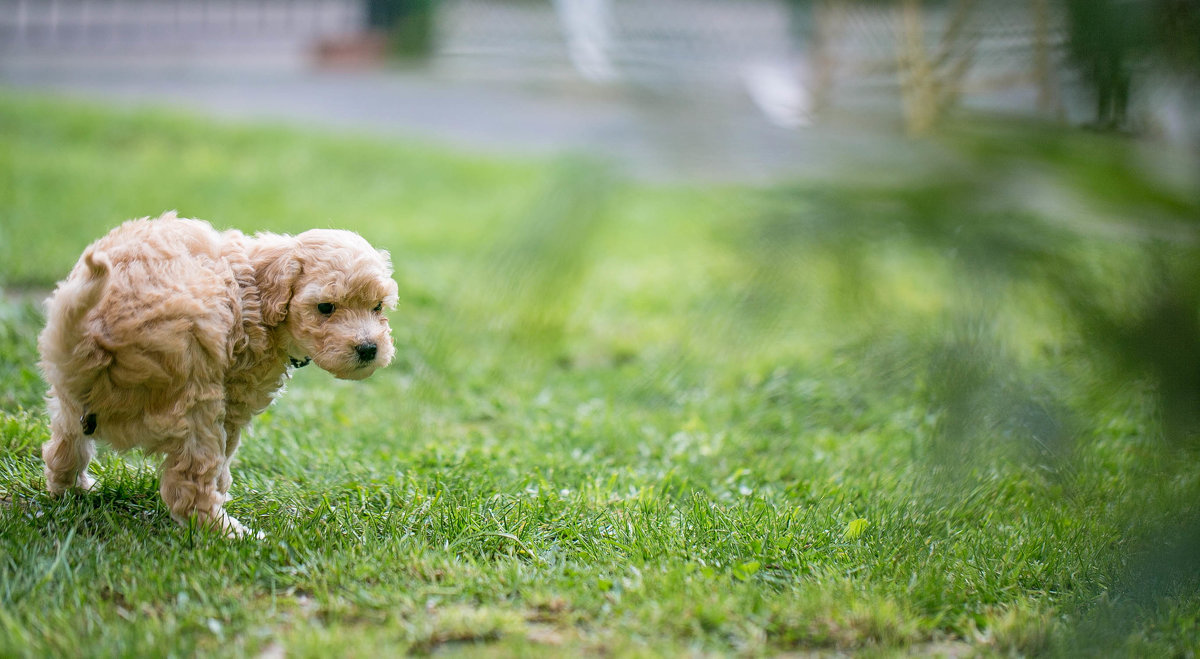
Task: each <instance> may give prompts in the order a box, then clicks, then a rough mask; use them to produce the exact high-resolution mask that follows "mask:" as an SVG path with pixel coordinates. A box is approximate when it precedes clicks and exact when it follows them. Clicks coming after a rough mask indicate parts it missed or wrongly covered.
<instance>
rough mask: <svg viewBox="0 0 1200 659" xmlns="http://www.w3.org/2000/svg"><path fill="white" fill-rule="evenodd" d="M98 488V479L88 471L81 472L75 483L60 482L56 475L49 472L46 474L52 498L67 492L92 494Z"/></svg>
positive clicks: (47, 489)
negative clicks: (74, 491)
mask: <svg viewBox="0 0 1200 659" xmlns="http://www.w3.org/2000/svg"><path fill="white" fill-rule="evenodd" d="M95 487H96V479H95V478H92V475H91V474H89V473H87V472H86V471H84V472H81V473H80V474H79V475H78V476H76V477H75V482H74V483H71V482H67V481H63V480H60V479H59V478H57V477H56V474H52V473H50V472H49V471H47V472H46V491H47V492H48V493H50V496H52V497H57V496H60V495H62V494H63V493H65V492H66V491H67V490H76V491H79V492H90V491H92V490H93V489H94V488H95Z"/></svg>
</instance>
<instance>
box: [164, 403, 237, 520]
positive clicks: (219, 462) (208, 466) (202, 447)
mask: <svg viewBox="0 0 1200 659" xmlns="http://www.w3.org/2000/svg"><path fill="white" fill-rule="evenodd" d="M219 415H220V409H219V406H218V404H217V403H215V402H212V403H198V404H197V405H196V406H195V407H194V408H193V409H192V410H191V411H190V412H189V414H188V422H189V423H188V426H189V428H190V430H191V436H190V437H189V438H188V439H187V440H186V441H184V442H183V443H182V445H181V446H180V447H178V449H177V450H174V451H171V452H168V453H167V456H166V459H165V460H164V461H163V467H162V478H161V483H160V484H159V493H160V494H161V495H162V498H163V502H165V503H166V504H167V508H168V509H170V511H171V517H172V518H173V519H174V520H175V521H176V522H179V523H180V524H182V525H185V526H186V525H187V524H188V522H189V520H191V519H192V518H195V520H196V522H197V523H198V524H199V525H201V526H207V527H209V528H212V529H214V530H217V531H221V532H222V533H224V534H225V535H226V536H228V537H230V538H242V537H245V536H248V535H258V534H255V533H254V532H253V531H251V530H250V529H248V528H246V527H245V526H244V525H243V524H242V523H241V522H239V521H237V520H236V519H234V518H233V517H231V516H230V515H229V513H227V512H225V508H224V504H225V493H224V492H222V491H221V490H220V488H219V487H218V482H219V479H220V478H221V474H222V471H223V470H224V469H225V468H226V466H227V459H226V456H225V446H226V441H225V429H224V428H223V427H222V425H223V424H222V422H221V421H220V419H219ZM226 488H228V485H226ZM259 537H261V536H259Z"/></svg>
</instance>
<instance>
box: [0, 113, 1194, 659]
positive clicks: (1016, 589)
mask: <svg viewBox="0 0 1200 659" xmlns="http://www.w3.org/2000/svg"><path fill="white" fill-rule="evenodd" d="M1006 130H1014V131H1035V130H1039V129H1036V128H1030V127H1016V128H1010V129H1006ZM1021 134H1022V135H1026V134H1027V133H1021ZM1035 143H1036V144H1037V146H1036V148H1035V147H1032V146H1029V147H1028V148H1026V146H1027V145H1030V144H1035ZM1014 144H1015V146H1014ZM938 148H939V149H941V151H939V153H942V154H943V155H944V156H945V158H946V160H943V161H940V162H938V163H934V164H930V165H929V166H928V167H924V168H920V171H914V172H912V173H909V175H908V177H907V178H900V179H890V180H879V181H873V182H871V183H870V184H869V185H867V184H862V183H861V182H857V181H856V182H854V183H853V184H851V183H846V184H836V183H829V182H825V183H814V182H793V183H787V184H781V185H779V186H775V187H772V188H768V189H748V188H737V187H732V186H727V187H718V188H705V189H701V188H693V187H687V186H648V185H644V184H639V183H634V182H630V181H626V180H623V179H621V177H619V176H618V175H616V174H615V173H614V172H613V171H612V169H610V168H608V167H605V166H603V165H602V164H598V163H595V162H591V161H589V160H587V159H582V158H566V159H560V160H524V161H516V160H506V159H498V158H494V157H492V158H483V157H477V156H473V155H471V154H466V153H455V152H448V151H446V150H445V149H442V148H439V147H435V146H432V145H422V144H412V143H405V142H396V141H379V140H374V139H367V138H356V137H348V136H340V135H321V134H317V135H314V134H312V133H310V132H307V131H302V130H299V129H286V128H277V127H265V126H261V125H241V124H235V125H228V124H221V123H215V122H210V121H206V120H201V119H197V118H191V117H186V116H177V115H171V114H164V113H147V112H116V111H111V110H102V109H97V108H89V107H86V106H78V105H73V104H68V103H65V102H62V101H56V100H51V99H45V98H29V97H22V96H12V95H6V96H3V97H0V284H3V285H4V293H5V294H4V297H3V300H2V301H0V496H2V498H3V500H2V502H0V655H4V656H10V655H26V656H48V655H72V656H75V655H80V654H83V655H109V656H111V655H136V656H140V655H165V654H173V655H190V654H194V653H198V652H200V653H217V654H228V655H258V654H264V653H265V654H267V655H268V656H280V654H281V653H286V655H288V656H314V657H316V656H322V657H324V656H331V655H332V656H379V655H388V654H397V653H403V652H409V653H430V652H438V653H470V654H485V655H521V656H525V655H530V654H533V655H539V654H540V655H563V654H572V655H573V654H599V655H607V654H616V655H630V654H633V655H647V654H648V655H659V654H667V655H675V654H708V653H712V654H735V653H736V654H748V655H759V654H775V653H787V652H799V653H807V652H813V651H816V652H829V653H833V652H848V651H870V652H877V653H879V654H885V655H887V654H894V653H900V654H904V653H915V654H951V655H955V656H963V655H975V654H984V655H989V654H998V655H1008V654H1019V655H1030V654H1043V653H1050V654H1057V653H1063V654H1075V653H1088V652H1096V651H1103V652H1105V653H1109V654H1130V655H1140V656H1146V655H1162V656H1171V655H1186V654H1189V653H1194V652H1195V650H1196V648H1197V647H1200V598H1198V595H1200V592H1198V580H1197V578H1196V577H1197V569H1196V568H1197V563H1196V558H1195V556H1196V554H1197V552H1196V551H1195V549H1196V546H1197V543H1196V540H1197V538H1198V537H1200V533H1198V532H1197V531H1198V529H1200V525H1197V523H1196V521H1197V519H1200V515H1198V509H1197V506H1200V470H1197V468H1196V464H1198V463H1197V460H1196V458H1197V456H1198V455H1200V452H1198V451H1197V450H1196V446H1195V443H1194V441H1193V439H1192V438H1193V437H1194V433H1193V431H1194V425H1189V424H1190V423H1191V422H1192V421H1194V418H1189V417H1187V415H1186V414H1183V416H1180V414H1179V413H1177V412H1178V411H1179V410H1181V409H1186V406H1187V404H1189V402H1190V401H1192V399H1191V398H1188V395H1191V394H1195V393H1196V392H1195V391H1193V390H1190V389H1188V388H1187V387H1188V386H1190V385H1188V384H1187V383H1192V381H1191V380H1185V381H1184V385H1179V386H1175V384H1177V383H1176V381H1175V380H1172V379H1171V377H1170V376H1171V374H1172V373H1173V372H1174V371H1172V370H1171V369H1170V368H1168V367H1167V366H1164V364H1180V365H1182V367H1183V369H1184V370H1185V371H1186V370H1187V369H1188V368H1191V367H1193V366H1195V365H1196V364H1197V363H1198V362H1197V361H1193V360H1192V358H1194V357H1196V356H1197V355H1200V353H1196V352H1188V351H1189V350H1190V349H1191V348H1192V347H1194V345H1195V342H1196V341H1198V340H1200V336H1192V335H1191V334H1189V332H1190V331H1191V330H1192V329H1194V326H1195V325H1196V324H1197V323H1198V322H1200V321H1198V320H1197V318H1196V313H1195V309H1196V308H1197V307H1196V306H1192V307H1190V312H1188V311H1186V309H1188V308H1189V307H1187V306H1186V304H1185V305H1183V308H1184V309H1185V311H1184V312H1183V313H1182V315H1180V316H1179V318H1182V321H1181V322H1182V323H1183V324H1182V325H1180V326H1179V327H1182V328H1183V329H1181V330H1180V331H1179V332H1177V333H1168V334H1166V335H1164V336H1165V338H1164V337H1159V336H1158V335H1155V336H1153V337H1152V338H1151V339H1147V340H1146V342H1139V341H1138V340H1136V339H1137V337H1138V336H1141V334H1139V333H1138V332H1134V331H1132V330H1135V329H1138V328H1144V327H1147V326H1149V325H1153V323H1151V322H1150V321H1153V320H1155V319H1159V320H1161V319H1162V318H1175V316H1169V312H1170V310H1171V309H1174V308H1175V306H1179V305H1175V306H1172V305H1169V304H1157V303H1155V302H1154V301H1171V300H1177V299H1183V300H1185V301H1186V300H1191V301H1196V300H1197V299H1200V298H1197V297H1195V296H1194V292H1195V290H1196V289H1200V285H1195V284H1196V281H1197V280H1195V279H1193V278H1191V277H1192V276H1193V275H1194V274H1195V272H1196V271H1195V266H1193V265H1191V264H1193V263H1196V262H1197V261H1196V260H1194V259H1193V258H1192V257H1194V256H1195V255H1194V253H1193V252H1194V250H1195V249H1196V248H1195V244H1196V243H1195V229H1196V225H1195V218H1196V217H1198V216H1200V215H1198V214H1197V212H1196V211H1197V202H1196V199H1195V197H1194V196H1191V195H1192V193H1191V191H1190V190H1189V189H1188V188H1186V186H1185V187H1182V188H1181V187H1179V186H1178V185H1175V184H1172V183H1170V181H1169V180H1166V181H1165V182H1164V180H1160V179H1156V178H1152V177H1149V176H1148V175H1143V174H1142V173H1141V172H1142V168H1139V167H1136V166H1132V165H1127V164H1125V163H1128V162H1129V160H1128V158H1129V156H1130V153H1131V151H1132V150H1133V149H1135V148H1137V147H1136V146H1132V145H1130V144H1128V143H1126V142H1123V141H1110V140H1109V139H1107V138H1103V137H1096V136H1086V135H1084V136H1066V137H1062V138H1061V139H1059V138H1057V137H1056V138H1054V139H1049V138H1047V139H1045V140H1041V139H1039V140H1037V141H1036V142H1035V141H1033V140H1017V141H1015V142H1014V140H1012V139H1011V135H1010V134H997V135H988V134H972V135H969V136H967V137H964V138H963V141H961V142H953V143H951V142H947V143H944V144H941V145H940V146H939V147H938ZM945 154H953V158H951V157H950V156H948V155H945ZM979 163H987V167H986V170H987V171H988V172H989V174H988V176H986V177H980V176H977V175H975V174H973V172H978V171H979ZM1035 166H1036V167H1037V169H1038V171H1041V172H1044V173H1045V176H1046V178H1053V179H1054V180H1055V181H1061V185H1062V186H1064V189H1066V190H1068V192H1069V194H1067V193H1064V194H1062V195H1060V196H1054V197H1052V198H1048V197H1046V196H1045V195H1043V194H1040V193H1041V192H1044V190H1043V189H1042V188H1037V187H1036V186H1034V187H1031V184H1030V183H1029V181H1026V180H1024V179H1022V178H1021V177H1019V176H1015V175H1008V176H1005V175H1002V174H1001V173H1000V172H1007V173H1008V174H1012V173H1013V172H1015V171H1028V170H1029V169H1032V168H1034V167H1035ZM1006 168H1007V169H1006ZM964 172H965V173H964ZM1047 199H1051V201H1047ZM167 209H177V210H178V211H179V212H180V214H181V215H184V216H189V217H200V218H204V219H208V220H210V221H212V222H213V223H214V224H215V225H217V226H218V227H220V228H224V227H237V228H240V229H242V230H246V231H254V230H272V231H286V232H298V231H302V230H304V229H307V228H312V227H339V228H348V229H354V230H356V231H359V232H360V233H362V234H363V235H364V236H366V237H367V238H368V239H369V240H371V241H372V242H373V243H375V244H376V245H378V246H382V247H385V248H387V249H388V250H390V252H391V254H392V258H393V261H394V263H395V265H396V279H397V281H398V282H399V284H400V291H401V292H400V304H399V308H398V309H397V310H396V311H395V312H393V313H392V316H391V322H392V326H393V328H394V333H395V342H396V345H397V358H396V360H395V362H394V364H393V365H392V367H390V368H389V369H386V370H385V371H381V372H380V373H377V374H376V375H375V376H374V377H372V378H371V379H370V380H367V381H364V382H359V383H349V382H342V381H337V380H334V379H333V378H332V377H331V376H329V375H327V374H325V373H323V372H320V371H318V370H317V369H304V370H301V371H297V372H296V373H295V376H294V377H293V379H292V381H291V383H290V384H289V386H288V392H287V393H286V394H285V395H284V396H283V397H282V398H281V399H280V400H279V401H278V402H277V403H276V404H275V405H274V406H272V407H271V408H270V409H269V410H268V411H267V412H266V413H264V414H263V415H261V416H260V417H258V418H257V419H256V420H255V421H254V422H253V424H252V426H251V429H250V431H249V433H248V436H247V437H246V438H245V440H244V442H243V445H242V446H243V448H242V449H241V450H240V452H239V453H238V462H237V464H236V466H235V470H234V485H233V490H232V494H233V496H234V499H233V501H232V502H231V503H230V504H229V508H230V510H231V512H232V513H233V514H234V515H235V516H236V517H238V518H239V519H241V520H242V521H244V522H246V523H247V524H248V525H250V526H252V527H254V528H256V529H261V530H262V531H264V532H265V534H266V539H265V540H262V541H226V540H223V539H220V538H217V537H213V536H212V535H211V534H207V533H204V532H202V531H197V530H189V529H184V528H179V527H177V526H176V525H175V524H174V523H173V522H172V521H171V519H170V518H169V516H168V514H167V511H166V510H165V508H164V507H163V505H162V503H161V502H160V501H159V499H158V495H157V481H156V473H155V465H154V463H153V462H152V461H151V460H150V459H148V458H146V457H144V456H141V455H140V454H137V453H133V454H129V455H117V454H114V453H111V452H106V451H102V452H101V454H100V456H99V458H98V461H97V464H96V465H95V467H94V473H95V474H96V475H97V477H98V480H99V486H98V488H97V490H96V491H95V492H94V493H91V494H88V495H68V496H66V497H64V498H62V499H61V500H55V499H51V498H49V497H48V496H46V495H45V494H44V492H43V489H44V488H43V485H44V483H43V478H42V467H41V460H40V455H39V451H38V447H39V446H40V444H41V443H42V442H43V441H45V439H46V438H47V422H46V418H45V413H44V411H43V409H42V406H41V396H42V394H43V393H44V385H43V384H42V383H41V380H40V377H39V376H38V375H37V370H36V366H35V362H36V351H35V337H36V333H37V331H38V330H39V328H40V325H41V322H42V319H41V317H40V311H39V308H38V306H37V304H36V301H37V300H38V299H40V298H41V297H42V296H44V294H45V293H46V292H47V291H48V290H49V289H50V288H51V287H52V286H53V284H54V282H55V281H56V280H57V279H58V278H60V277H61V276H63V275H64V274H65V273H66V271H67V270H68V269H69V268H70V266H71V264H72V263H73V262H74V259H75V258H76V257H77V256H78V254H79V252H80V251H81V250H82V248H83V247H84V246H85V245H87V244H88V243H89V242H91V241H92V240H94V239H95V238H96V237H98V236H100V235H101V234H103V233H104V232H105V231H106V230H107V229H108V228H110V227H111V226H113V225H114V224H115V223H117V222H119V221H120V220H122V219H125V218H129V217H136V216H144V215H156V214H158V213H160V212H162V211H164V210H167ZM1096 209H1102V210H1101V211H1096ZM1131 217H1136V218H1137V220H1136V221H1133V220H1131V219H1130V218H1131ZM1168 232H1174V233H1168ZM1181 232H1182V233H1181ZM1164 235H1166V236H1168V237H1166V238H1164V237H1162V236H1164ZM1180 235H1183V238H1180V237H1179V236H1180ZM1164 245H1165V246H1164ZM1189 284H1191V285H1193V286H1191V287H1189ZM1172 286H1174V287H1172ZM1177 289H1178V290H1177ZM1161 291H1168V292H1169V293H1171V294H1170V295H1168V294H1160V293H1161ZM1175 293H1178V295H1174V294H1175ZM1189 295H1192V296H1193V297H1188V296H1189ZM1164 309H1165V311H1164ZM1189 313H1190V316H1189ZM1155 314H1159V315H1155ZM1162 314H1168V315H1167V316H1163V315H1162ZM1188 318H1191V323H1192V325H1187V319H1188ZM1158 324H1159V325H1164V326H1170V327H1175V325H1171V324H1170V323H1158ZM1156 326H1157V325H1156ZM1110 339H1111V340H1110ZM1118 339H1120V340H1118ZM1122 341H1124V342H1122ZM1163 341H1166V344H1165V345H1167V346H1168V347H1169V348H1171V349H1170V350H1168V349H1166V348H1162V347H1161V345H1160V344H1163ZM1172 341H1174V342H1172ZM1155 346H1159V347H1158V348H1156V347H1155ZM1176 348H1177V349H1176ZM1156 350H1157V352H1156ZM1160 352H1162V353H1164V355H1165V356H1164V355H1159V353H1160ZM1181 396H1182V398H1180V397H1181ZM1177 399H1178V400H1177ZM1180 400H1182V401H1183V402H1182V403H1180V402H1179V401H1180ZM1197 409H1200V407H1198V408H1197Z"/></svg>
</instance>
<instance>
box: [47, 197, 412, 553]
mask: <svg viewBox="0 0 1200 659" xmlns="http://www.w3.org/2000/svg"><path fill="white" fill-rule="evenodd" d="M391 273H392V267H391V263H390V261H389V259H388V255H387V253H386V252H383V251H379V250H376V249H374V248H372V247H371V246H370V245H369V244H368V243H367V241H365V240H363V239H362V238H361V237H360V236H358V235H357V234H354V233H351V232H349V231H335V230H325V229H315V230H312V231H306V232H304V233H301V234H300V235H298V236H287V235H276V234H262V233H260V234H257V235H255V236H252V237H251V236H247V235H244V234H242V233H241V232H239V231H225V232H223V233H219V232H217V231H216V230H214V229H213V228H212V226H210V225H209V224H208V223H207V222H202V221H198V220H186V219H180V218H177V217H176V216H175V213H173V212H171V213H166V214H164V215H163V216H162V217H160V218H158V219H154V220H152V219H148V218H143V219H140V220H131V221H129V222H126V223H124V224H122V225H121V226H119V227H117V228H116V229H113V230H112V231H111V232H110V233H109V234H108V235H106V236H104V237H103V238H101V239H100V240H98V241H96V242H95V243H93V244H92V245H91V246H90V247H88V248H87V249H86V250H84V252H83V255H82V256H81V257H80V259H79V262H78V263H77V264H76V265H75V268H74V269H73V270H72V271H71V274H70V275H69V276H68V277H67V278H66V279H65V280H63V281H62V282H60V283H59V285H58V288H57V289H55V291H54V294H53V295H51V297H50V299H49V300H47V303H46V313H47V322H46V328H45V329H44V330H43V331H42V333H41V335H40V336H39V337H38V348H39V350H40V351H41V355H42V360H41V367H42V371H43V373H44V374H45V377H46V381H47V382H48V383H49V384H50V393H49V395H48V396H47V398H48V401H49V405H50V416H51V420H50V430H51V437H50V440H49V441H48V442H46V443H45V444H44V445H43V446H42V458H43V459H44V460H45V462H46V487H47V488H48V489H49V490H50V492H51V493H59V492H62V491H63V490H64V489H66V488H69V487H76V488H80V489H84V490H87V489H90V488H91V487H92V486H93V484H94V481H93V480H92V478H91V476H89V475H88V472H87V466H88V462H89V461H90V460H91V458H92V456H93V455H95V445H94V442H93V440H94V439H97V438H99V439H103V440H104V441H106V442H108V443H109V444H111V445H112V446H113V447H114V448H116V449H122V450H123V449H128V448H132V447H141V448H142V449H144V450H145V451H147V452H151V453H158V454H161V455H163V456H164V459H163V464H162V468H161V479H160V480H161V486H160V488H159V492H160V493H161V494H162V498H163V501H164V502H166V504H167V507H168V508H169V509H170V511H171V516H172V517H173V518H174V519H175V520H176V521H178V522H180V523H182V524H186V523H187V522H188V520H189V519H191V518H195V519H196V521H197V522H198V523H200V524H203V525H207V526H211V527H214V528H216V529H219V530H221V531H223V532H225V533H226V534H228V535H230V536H239V537H240V536H243V535H246V534H247V533H250V530H249V529H247V528H246V527H245V526H243V525H242V524H241V523H239V522H238V521H237V520H236V519H234V518H233V517H230V516H229V515H228V514H227V513H226V512H225V509H224V503H225V501H226V499H227V498H228V492H229V483H230V475H229V463H230V461H231V460H232V459H233V454H234V451H236V450H237V447H238V441H239V438H240V434H241V431H242V428H244V427H245V425H246V423H247V422H249V420H250V418H251V417H252V416H254V415H255V414H257V413H259V412H261V411H262V410H263V409H264V408H266V407H267V405H269V404H270V402H271V400H272V399H273V398H274V397H275V395H276V394H277V393H279V390H280V388H281V387H282V386H283V383H284V380H286V379H287V373H288V367H289V365H290V366H302V365H304V364H306V363H308V361H309V359H310V358H311V360H312V361H314V362H316V363H317V365H318V366H320V367H321V368H323V369H325V370H326V371H329V372H330V373H332V374H333V375H335V376H337V377H339V378H346V379H351V380H359V379H362V378H365V377H367V376H368V375H370V374H371V373H373V372H374V371H375V369H377V368H380V367H382V366H386V365H387V364H388V363H389V362H390V361H391V359H392V355H393V353H394V348H393V346H392V341H391V333H390V329H389V328H388V320H387V316H385V315H384V309H385V308H390V307H392V306H393V305H395V303H396V283H395V282H394V281H393V280H392V278H391Z"/></svg>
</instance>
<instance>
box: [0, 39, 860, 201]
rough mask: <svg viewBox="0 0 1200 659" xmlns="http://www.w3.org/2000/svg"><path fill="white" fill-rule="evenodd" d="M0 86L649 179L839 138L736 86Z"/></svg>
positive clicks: (3, 79) (189, 76) (120, 71)
mask: <svg viewBox="0 0 1200 659" xmlns="http://www.w3.org/2000/svg"><path fill="white" fill-rule="evenodd" d="M0 85H2V86H4V87H8V88H12V89H22V90H28V91H37V92H49V93H55V94H61V95H65V96H69V97H76V98H81V99H88V100H93V101H101V102H105V103H112V104H115V105H118V106H125V107H145V106H154V107H171V108H179V109H183V110H185V111H187V112H192V113H199V114H205V115H212V116H216V117H220V118H228V119H235V120H267V121H283V122H286V123H289V124H294V125H300V126H315V127H319V128H323V129H334V130H340V131H348V132H353V133H368V134H382V135H389V136H403V137H416V138H420V139H424V140H429V141H434V142H444V143H448V144H450V145H452V146H454V147H456V148H462V149H467V150H485V151H491V152H499V153H532V154H553V153H560V152H567V151H573V152H586V153H592V154H596V155H599V156H601V157H605V158H608V159H611V160H612V161H613V162H614V163H616V164H617V166H619V167H621V168H623V169H626V170H627V171H628V172H629V173H630V174H632V175H634V176H637V177H642V178H650V179H666V180H718V181H726V180H732V181H747V180H749V181H761V180H764V179H769V178H774V177H776V176H779V175H783V174H788V173H798V174H815V173H819V172H820V170H821V169H822V168H823V166H824V164H823V163H826V161H827V160H828V158H831V157H832V156H833V153H834V152H836V150H838V149H844V148H848V147H846V146H845V145H843V144H842V142H845V141H846V140H850V137H849V136H847V135H841V136H840V137H838V138H837V139H834V136H833V135H830V134H828V131H821V132H822V133H826V134H823V135H821V134H818V133H817V132H816V131H811V130H810V131H805V130H789V129H784V128H780V127H777V126H774V125H772V124H770V123H769V122H768V121H767V120H766V119H765V118H764V117H763V116H762V115H761V114H760V113H759V112H758V111H757V109H756V108H755V107H754V106H753V105H752V104H751V103H750V102H749V100H748V98H746V97H745V96H744V95H738V94H733V95H730V96H727V97H719V96H716V95H688V94H676V93H671V94H655V93H651V92H647V91H645V90H640V91H639V90H629V89H622V88H619V87H612V88H597V87H592V86H588V85H586V84H584V83H578V84H574V85H566V86H563V85H554V86H551V87H545V88H537V87H536V86H529V85H524V86H523V85H521V84H518V83H507V84H499V83H484V82H478V81H463V80H456V79H452V78H450V79H448V78H447V77H444V76H443V77H439V76H437V75H435V74H431V73H427V72H424V73H423V72H390V71H389V72H358V73H334V72H320V71H311V70H302V69H269V70H258V71H255V70H249V71H235V70H233V68H232V67H231V68H219V69H214V68H205V69H195V68H189V67H172V66H170V65H166V66H155V67H141V66H135V67H127V66H104V65H102V64H101V65H97V64H95V63H92V64H86V65H80V66H68V67H57V66H56V67H45V66H32V65H25V66H13V65H6V64H5V63H2V62H0Z"/></svg>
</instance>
